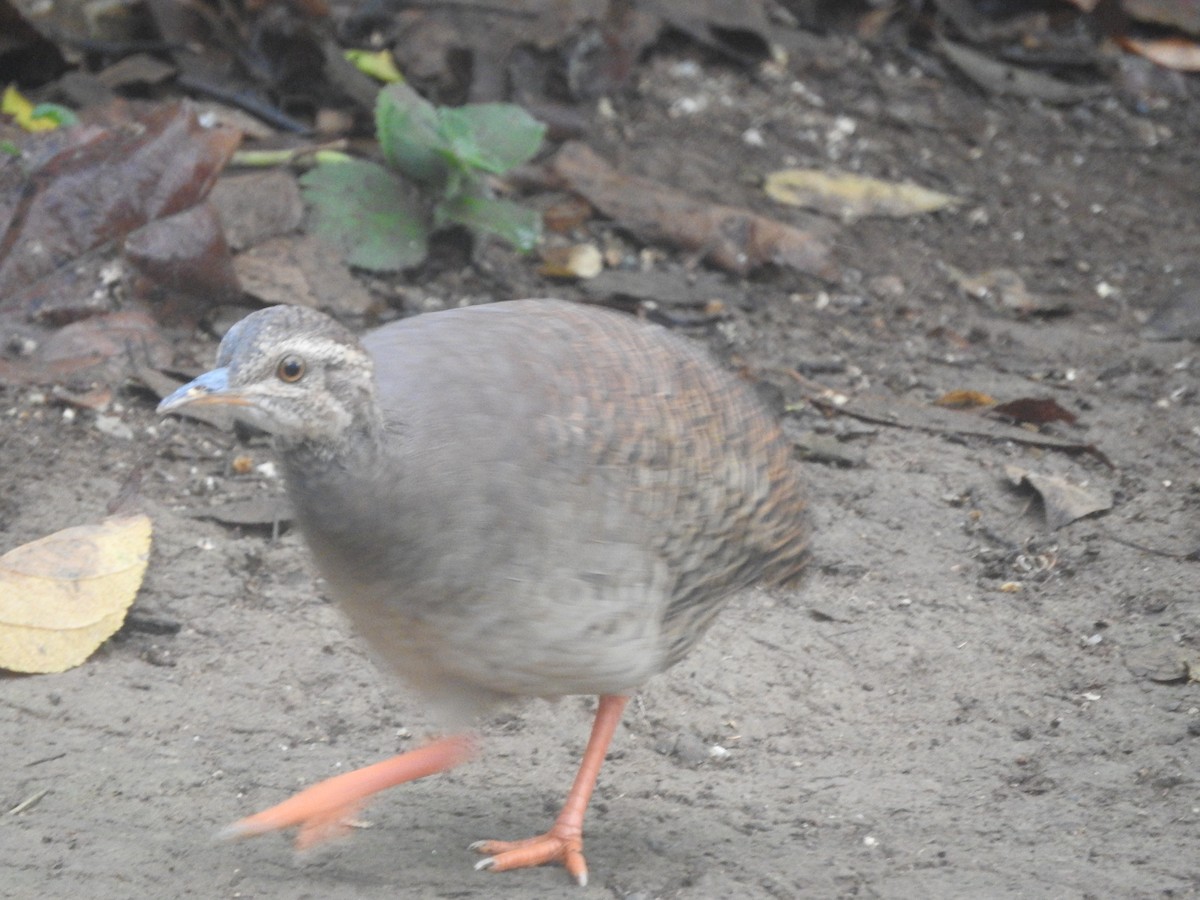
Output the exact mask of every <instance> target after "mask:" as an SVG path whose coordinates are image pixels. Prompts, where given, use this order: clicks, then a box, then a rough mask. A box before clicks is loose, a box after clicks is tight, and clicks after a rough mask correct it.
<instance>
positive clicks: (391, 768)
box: [221, 735, 475, 850]
mask: <svg viewBox="0 0 1200 900" xmlns="http://www.w3.org/2000/svg"><path fill="white" fill-rule="evenodd" d="M474 748H475V743H474V740H473V739H472V738H471V737H470V736H469V735H455V736H452V737H444V738H439V739H438V740H436V741H432V742H431V743H428V744H426V745H425V746H423V747H419V748H417V749H416V750H410V751H409V752H407V753H402V754H401V755H399V756H393V757H392V758H391V759H385V760H384V761H383V762H378V763H375V765H373V766H367V767H366V768H363V769H355V770H354V771H353V772H345V773H343V774H341V775H337V776H335V777H333V778H327V779H326V780H325V781H322V782H320V783H318V784H314V785H313V786H312V787H310V788H306V789H305V790H303V791H301V792H300V793H298V794H296V795H295V796H294V797H290V798H288V799H287V800H284V801H283V802H282V803H279V804H276V805H275V806H272V807H271V808H270V809H264V810H263V811H262V812H260V813H256V814H255V815H253V816H250V817H248V818H245V819H242V820H241V821H239V822H234V823H233V824H232V825H230V826H229V827H228V828H226V829H225V830H224V831H223V832H222V833H221V835H222V837H228V838H238V837H252V836H254V835H256V834H265V833H266V832H268V831H278V830H279V829H281V828H291V827H293V826H296V827H299V829H300V833H299V834H298V835H297V836H296V849H297V850H307V849H308V848H309V847H314V846H316V845H317V844H319V843H321V842H322V841H326V840H329V839H330V838H334V837H339V836H341V835H343V834H345V833H346V832H347V831H349V830H350V829H351V828H353V827H354V825H355V819H356V817H357V816H358V814H359V812H361V811H362V808H363V807H364V806H366V803H367V800H368V799H369V798H370V797H371V796H373V795H374V794H376V793H378V792H379V791H381V790H383V789H385V788H389V787H392V786H394V785H397V784H403V783H404V782H406V781H412V780H414V779H416V778H424V777H425V776H426V775H432V774H433V773H435V772H444V771H445V770H446V769H450V768H453V767H454V766H457V765H458V764H459V763H461V762H463V761H464V760H466V759H467V758H468V757H469V756H471V755H472V753H473V752H474Z"/></svg>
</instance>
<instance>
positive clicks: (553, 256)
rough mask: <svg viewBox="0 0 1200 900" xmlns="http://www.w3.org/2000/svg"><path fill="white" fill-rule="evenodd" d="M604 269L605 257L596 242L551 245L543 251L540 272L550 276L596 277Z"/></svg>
mask: <svg viewBox="0 0 1200 900" xmlns="http://www.w3.org/2000/svg"><path fill="white" fill-rule="evenodd" d="M603 270H604V257H603V256H602V255H601V253H600V250H599V248H598V247H596V246H595V245H594V244H576V245H574V246H573V247H551V248H548V249H546V250H543V251H542V264H541V266H539V267H538V274H539V275H545V276H546V277H548V278H595V277H596V276H597V275H599V274H600V273H601V272H602V271H603Z"/></svg>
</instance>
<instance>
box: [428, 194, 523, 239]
mask: <svg viewBox="0 0 1200 900" xmlns="http://www.w3.org/2000/svg"><path fill="white" fill-rule="evenodd" d="M434 220H435V221H436V222H437V223H438V224H439V225H441V224H444V223H446V222H454V223H457V224H459V225H465V226H466V227H467V228H469V229H471V230H472V231H475V232H486V233H488V234H494V235H496V236H497V237H500V238H503V239H504V240H506V241H508V243H510V244H512V245H513V246H514V247H516V248H517V249H518V250H521V251H524V252H528V251H530V250H532V249H533V248H534V247H536V246H537V243H538V241H539V240H540V239H541V236H542V217H541V216H540V215H538V213H537V212H536V211H534V210H532V209H528V208H526V207H524V206H521V205H520V204H519V203H513V202H512V201H510V200H497V199H496V198H494V197H480V196H477V195H472V194H460V195H459V196H457V197H451V198H447V199H446V200H444V201H443V202H442V203H440V204H438V206H437V209H436V210H434Z"/></svg>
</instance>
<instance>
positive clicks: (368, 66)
mask: <svg viewBox="0 0 1200 900" xmlns="http://www.w3.org/2000/svg"><path fill="white" fill-rule="evenodd" d="M346 59H348V60H349V61H350V63H351V64H352V65H353V66H354V68H356V69H358V71H360V72H362V73H363V74H364V75H370V76H371V77H372V78H374V79H375V80H376V81H382V82H383V83H384V84H392V83H393V82H396V81H403V80H404V76H403V75H401V74H400V70H399V69H398V68H396V60H395V59H393V58H392V54H391V52H390V51H388V50H376V51H371V50H347V51H346Z"/></svg>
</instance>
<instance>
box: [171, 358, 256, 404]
mask: <svg viewBox="0 0 1200 900" xmlns="http://www.w3.org/2000/svg"><path fill="white" fill-rule="evenodd" d="M215 404H222V405H225V406H247V405H248V404H247V402H246V400H245V398H244V397H242V395H241V394H239V393H238V392H237V391H231V390H230V389H229V370H228V369H226V368H221V369H213V370H212V371H211V372H205V373H204V374H203V375H201V376H200V377H199V378H196V379H194V380H192V381H189V382H188V383H187V384H185V385H183V387H181V388H179V390H177V391H175V392H174V393H173V394H171V396H169V397H166V398H165V399H164V400H163V401H162V403H160V404H158V413H159V415H162V414H163V413H169V412H176V411H178V410H179V409H181V408H183V407H185V406H204V405H215Z"/></svg>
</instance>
